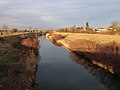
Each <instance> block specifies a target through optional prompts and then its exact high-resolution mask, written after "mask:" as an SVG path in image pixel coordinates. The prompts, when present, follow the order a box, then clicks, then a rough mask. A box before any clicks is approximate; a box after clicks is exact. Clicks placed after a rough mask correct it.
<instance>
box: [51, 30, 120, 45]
mask: <svg viewBox="0 0 120 90" xmlns="http://www.w3.org/2000/svg"><path fill="white" fill-rule="evenodd" d="M53 34H61V35H63V36H66V37H65V38H64V39H63V40H64V41H75V40H78V39H81V40H89V41H94V42H96V43H97V44H111V43H116V44H120V35H103V34H83V33H60V32H55V33H53Z"/></svg>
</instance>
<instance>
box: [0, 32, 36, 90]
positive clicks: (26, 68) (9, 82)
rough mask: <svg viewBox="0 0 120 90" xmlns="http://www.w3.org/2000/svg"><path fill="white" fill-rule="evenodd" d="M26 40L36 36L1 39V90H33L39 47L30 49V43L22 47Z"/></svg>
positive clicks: (13, 36) (15, 36)
mask: <svg viewBox="0 0 120 90" xmlns="http://www.w3.org/2000/svg"><path fill="white" fill-rule="evenodd" d="M26 38H34V34H28V35H27V37H26V35H12V36H6V37H0V89H1V90H8V88H9V90H16V89H17V90H27V89H28V90H33V84H34V80H35V72H36V67H37V58H38V49H37V48H38V47H37V48H35V47H28V46H29V45H30V42H26V44H28V46H27V45H22V44H21V42H23V40H25V39H26ZM30 40H31V39H30ZM30 40H29V41H30ZM31 41H32V40H31ZM34 42H35V41H34ZM35 43H36V42H35ZM37 44H38V43H37Z"/></svg>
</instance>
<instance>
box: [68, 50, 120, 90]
mask: <svg viewBox="0 0 120 90" xmlns="http://www.w3.org/2000/svg"><path fill="white" fill-rule="evenodd" d="M70 56H71V58H72V59H73V60H74V61H75V62H76V63H78V64H80V65H82V66H83V67H84V68H86V69H87V70H88V71H89V73H92V75H94V76H95V77H96V78H97V79H99V81H100V82H101V83H102V84H104V85H105V86H106V87H107V88H108V90H119V89H120V77H119V76H118V75H116V74H112V73H111V72H109V71H108V70H106V69H104V68H103V67H100V65H99V66H98V65H96V64H95V63H93V62H92V61H90V60H89V59H87V58H85V57H84V56H80V55H77V54H76V53H75V52H70ZM103 66H104V65H103Z"/></svg>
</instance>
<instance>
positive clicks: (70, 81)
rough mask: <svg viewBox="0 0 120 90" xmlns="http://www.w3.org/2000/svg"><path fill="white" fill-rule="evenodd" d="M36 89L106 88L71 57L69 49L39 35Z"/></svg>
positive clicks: (89, 89)
mask: <svg viewBox="0 0 120 90" xmlns="http://www.w3.org/2000/svg"><path fill="white" fill-rule="evenodd" d="M39 39H40V46H41V48H40V49H39V52H40V53H39V54H40V56H41V58H40V60H39V62H38V68H37V73H36V80H35V81H36V83H37V84H38V85H36V90H108V89H107V87H106V86H105V84H102V83H101V82H100V80H99V79H98V78H96V77H95V76H94V75H93V74H92V73H90V72H89V70H87V69H86V68H85V66H84V67H83V66H82V65H80V64H78V63H77V62H75V60H73V58H71V53H70V51H68V50H66V49H64V48H62V47H58V46H55V45H54V44H52V43H51V42H50V41H49V40H47V39H46V38H45V37H40V38H39Z"/></svg>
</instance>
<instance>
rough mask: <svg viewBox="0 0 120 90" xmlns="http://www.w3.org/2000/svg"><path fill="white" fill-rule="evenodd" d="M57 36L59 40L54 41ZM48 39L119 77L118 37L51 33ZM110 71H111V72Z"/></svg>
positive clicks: (119, 38)
mask: <svg viewBox="0 0 120 90" xmlns="http://www.w3.org/2000/svg"><path fill="white" fill-rule="evenodd" d="M55 36H59V39H58V37H57V39H55ZM49 39H54V40H56V42H57V43H59V44H61V45H62V46H64V47H65V48H67V49H69V50H71V51H74V52H76V53H77V54H78V55H84V56H85V57H86V58H88V59H90V60H92V61H93V63H94V64H97V65H99V66H100V67H101V66H102V67H104V68H105V69H106V70H108V71H110V72H112V73H115V74H117V75H119V76H120V70H119V69H118V68H120V58H119V57H120V36H119V35H102V34H80V33H58V32H55V33H52V34H51V35H50V36H49ZM111 69H112V70H111Z"/></svg>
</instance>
